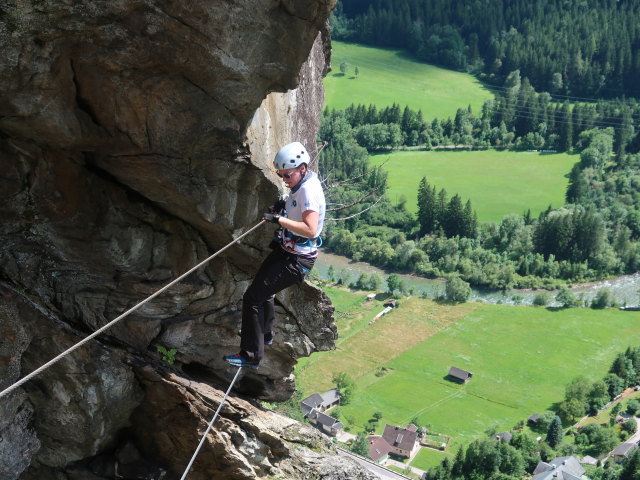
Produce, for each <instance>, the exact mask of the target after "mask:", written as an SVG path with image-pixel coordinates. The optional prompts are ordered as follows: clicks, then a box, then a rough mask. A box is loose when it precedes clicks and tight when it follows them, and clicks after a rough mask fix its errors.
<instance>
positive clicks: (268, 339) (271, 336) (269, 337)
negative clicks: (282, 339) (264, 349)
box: [264, 332, 276, 345]
mask: <svg viewBox="0 0 640 480" xmlns="http://www.w3.org/2000/svg"><path fill="white" fill-rule="evenodd" d="M275 336H276V334H275V333H273V332H269V333H267V334H266V335H265V336H264V344H265V345H273V339H274V338H275Z"/></svg>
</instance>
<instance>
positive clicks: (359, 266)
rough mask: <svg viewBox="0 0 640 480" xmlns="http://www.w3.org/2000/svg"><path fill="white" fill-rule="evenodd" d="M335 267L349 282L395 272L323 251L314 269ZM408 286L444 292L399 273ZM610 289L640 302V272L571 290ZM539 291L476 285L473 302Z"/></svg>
mask: <svg viewBox="0 0 640 480" xmlns="http://www.w3.org/2000/svg"><path fill="white" fill-rule="evenodd" d="M330 266H333V269H334V271H335V274H336V275H339V274H340V273H341V272H345V273H346V272H348V274H349V279H348V283H351V282H354V281H356V280H357V279H358V277H359V276H360V274H361V273H367V274H372V273H376V274H378V275H380V276H381V277H382V280H383V282H385V281H386V277H387V276H388V275H389V274H390V273H392V272H387V271H385V270H383V269H381V268H378V267H374V266H373V265H370V264H368V263H365V262H354V261H352V260H350V259H349V258H347V257H343V256H341V255H335V254H333V253H328V252H326V251H322V250H321V252H320V255H319V257H318V260H317V262H316V266H315V267H314V269H313V271H314V274H315V275H317V276H319V277H320V278H322V279H324V280H327V279H328V271H329V267H330ZM398 275H399V276H400V278H401V279H402V281H403V282H404V284H405V285H406V286H407V288H408V289H411V288H413V289H414V291H415V294H416V295H420V294H422V292H426V294H427V296H428V297H429V298H434V297H436V296H438V295H441V294H443V293H444V281H443V280H432V279H428V278H423V277H419V276H417V275H408V274H402V273H400V274H398ZM385 287H386V283H385V284H383V288H385ZM604 287H606V288H608V289H609V290H611V292H612V294H613V296H614V297H615V299H616V302H617V303H618V304H625V305H638V304H639V300H640V273H634V274H633V275H624V276H621V277H616V278H612V279H608V280H603V281H600V282H592V283H585V284H579V285H574V286H573V287H572V288H571V291H572V292H573V293H574V294H576V296H578V295H582V296H583V297H584V298H585V299H586V300H589V301H590V300H591V299H592V298H593V297H594V296H595V295H596V293H597V292H598V290H600V289H601V288H604ZM536 293H537V291H535V290H519V289H510V290H507V291H502V290H487V289H477V288H473V289H472V290H471V299H470V300H471V301H484V302H488V303H502V304H505V305H516V304H518V305H531V304H532V303H533V299H534V297H535V295H536ZM556 293H557V291H550V292H549V294H550V295H549V296H550V298H551V299H553V298H554V297H555V294H556ZM549 305H550V306H558V304H557V303H555V302H551V303H550V304H549Z"/></svg>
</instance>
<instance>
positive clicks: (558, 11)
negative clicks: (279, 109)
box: [332, 0, 640, 100]
mask: <svg viewBox="0 0 640 480" xmlns="http://www.w3.org/2000/svg"><path fill="white" fill-rule="evenodd" d="M639 17H640V1H638V0H629V1H618V0H582V1H564V0H563V1H560V0H535V1H530V0H341V2H340V3H339V4H338V7H337V8H336V10H335V12H334V15H333V18H332V34H333V38H335V39H338V40H345V41H355V42H361V43H365V44H368V45H377V46H387V47H399V48H403V49H406V50H408V51H410V52H411V53H412V54H413V55H415V56H416V58H417V59H419V60H422V61H425V62H429V63H435V64H438V65H442V66H445V67H447V68H452V69H457V70H463V71H469V72H472V73H474V74H477V75H479V76H480V78H482V79H483V80H485V81H486V82H487V83H490V84H495V85H497V86H501V85H502V84H503V83H504V80H505V79H506V77H507V76H508V75H509V74H510V73H511V72H513V71H514V70H520V72H521V74H522V76H524V77H527V78H528V79H529V81H530V82H531V84H532V85H533V86H534V87H535V88H536V89H537V90H539V91H546V92H550V93H551V94H560V95H571V96H585V97H597V98H617V97H621V96H627V97H634V96H636V97H637V96H640V92H638V88H639V87H638V83H637V79H638V78H640V49H639V48H638V47H639V46H640V23H639V22H638V21H637V19H638V18H639ZM576 100H578V99H576Z"/></svg>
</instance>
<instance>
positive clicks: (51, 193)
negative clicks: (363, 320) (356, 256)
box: [0, 0, 336, 480]
mask: <svg viewBox="0 0 640 480" xmlns="http://www.w3.org/2000/svg"><path fill="white" fill-rule="evenodd" d="M334 3H335V0H317V1H316V0H313V1H312V0H302V1H292V0H284V1H279V2H273V1H271V0H259V1H257V2H256V1H255V0H237V1H234V2H211V1H207V0H196V1H195V2H189V4H188V7H187V4H182V3H180V2H173V3H171V2H160V1H158V0H134V1H126V2H125V1H122V0H116V1H114V2H89V1H79V2H75V1H74V2H70V1H65V0H63V1H53V0H43V1H39V2H32V3H29V2H27V3H19V2H18V3H15V2H13V3H11V2H10V3H9V4H8V5H7V6H6V8H4V10H3V16H2V19H0V42H1V43H2V45H3V48H2V49H0V83H1V84H2V85H3V89H2V92H0V159H1V161H0V220H1V221H0V278H2V279H3V281H4V282H5V284H4V287H3V289H2V292H5V297H4V298H3V299H2V300H3V305H0V329H2V333H7V336H6V337H4V338H7V339H9V341H8V342H5V343H0V383H1V384H2V385H4V386H7V385H10V384H11V383H12V382H14V381H15V380H16V379H17V378H18V376H20V375H25V374H26V373H28V372H29V371H32V370H33V369H35V368H37V367H39V366H40V365H42V364H43V363H45V362H47V361H48V360H50V359H51V358H53V357H55V356H56V355H57V354H59V353H60V352H61V351H63V350H65V349H67V348H69V347H70V346H71V345H74V344H75V343H76V342H78V341H79V340H80V339H82V338H84V337H85V336H86V335H87V334H88V333H90V332H92V331H95V330H96V329H97V328H99V327H101V326H103V325H105V324H106V323H107V322H109V321H111V320H112V319H114V318H116V317H117V316H119V315H120V314H122V313H123V312H124V311H126V310H128V309H129V308H131V307H132V306H134V305H136V304H137V303H138V302H140V301H141V300H142V299H144V298H146V297H147V296H149V295H151V294H153V293H154V292H156V291H157V290H158V289H159V288H161V287H162V286H164V285H166V284H167V283H168V282H169V281H171V280H172V279H174V278H176V277H177V276H179V275H180V274H182V273H183V272H185V271H187V270H188V269H190V268H191V267H192V266H194V265H196V264H197V263H198V262H200V261H202V260H203V259H205V258H207V257H208V256H209V255H211V254H212V253H213V252H215V251H217V250H219V249H220V248H221V247H223V246H225V245H227V244H228V243H229V242H231V241H232V240H233V239H234V238H236V237H237V236H238V235H239V234H241V233H242V232H244V231H246V230H247V229H248V228H249V227H252V226H254V225H256V224H257V223H258V221H259V220H260V217H261V213H262V212H263V211H265V209H266V207H267V206H268V205H270V204H271V203H272V202H273V200H274V198H275V197H276V196H277V194H278V191H279V188H280V185H281V183H280V182H279V181H278V179H277V178H276V177H275V176H274V174H273V171H272V170H271V166H270V164H271V159H272V158H273V154H274V153H275V151H276V150H277V148H278V147H279V146H281V145H282V144H283V143H285V142H288V141H292V140H301V141H302V142H303V143H305V144H306V145H307V146H308V147H309V148H310V150H311V151H312V152H313V151H314V142H315V135H316V132H317V129H318V124H319V115H320V110H321V108H322V97H323V91H322V86H321V78H322V76H323V75H324V74H325V73H326V70H327V68H328V67H327V59H328V53H327V52H328V41H329V40H328V35H327V31H326V20H327V17H328V15H329V11H330V10H331V8H333V6H334ZM270 237H271V232H270V231H269V230H268V229H267V228H266V227H261V228H260V229H258V230H257V231H255V232H254V233H252V234H251V235H249V236H248V237H247V238H246V239H244V240H242V242H240V243H238V244H236V245H234V246H233V247H231V248H229V249H228V250H226V251H225V252H224V254H223V255H220V256H219V257H217V258H215V259H214V260H212V261H211V262H210V263H209V264H208V265H207V266H205V267H203V268H202V269H200V270H199V271H197V272H195V273H193V274H191V275H190V276H188V277H187V278H186V279H184V281H182V282H181V283H180V284H178V285H176V286H174V287H172V288H170V289H169V290H167V291H166V292H165V293H163V294H162V295H161V296H159V297H157V298H156V299H154V300H152V301H151V302H149V303H147V304H145V305H144V306H142V307H141V308H140V309H138V310H136V311H135V312H134V313H132V314H131V315H129V316H128V317H127V318H125V319H123V320H122V321H121V322H119V323H118V324H117V325H115V326H114V327H112V328H111V329H110V330H109V331H108V332H106V333H105V334H103V335H101V336H100V337H99V338H97V339H94V340H93V341H91V342H89V343H88V344H87V345H85V346H83V347H81V348H80V349H78V350H76V351H75V352H73V353H72V354H71V355H69V356H68V357H65V358H64V359H63V360H61V361H60V362H59V363H57V364H56V365H54V366H53V367H51V368H50V369H48V370H47V371H46V372H44V373H42V374H41V375H39V376H38V377H36V378H35V379H34V380H32V381H30V382H28V383H26V384H25V385H24V386H23V387H22V388H20V389H18V390H16V392H15V393H14V394H12V395H11V396H9V397H7V398H1V399H0V412H1V413H2V418H1V419H0V432H3V435H5V433H4V432H12V434H11V441H9V442H7V443H5V442H4V441H3V443H4V445H3V446H1V447H0V465H2V468H3V469H5V470H6V473H7V475H6V476H7V478H23V479H29V480H30V479H38V480H48V479H56V480H58V479H64V480H68V479H69V478H82V475H84V474H85V473H86V475H87V477H86V478H90V477H89V475H93V476H98V477H99V476H100V471H99V470H100V469H98V468H97V467H96V468H94V467H92V465H93V466H95V465H98V464H100V465H103V464H104V465H106V463H104V462H102V463H101V460H100V461H98V458H99V457H100V458H101V459H102V458H106V457H105V456H107V457H108V458H109V460H108V462H111V458H112V457H113V458H115V459H116V460H117V458H116V456H115V455H114V452H115V451H116V450H117V449H118V448H119V447H122V445H119V442H120V441H121V440H120V439H121V438H122V435H124V434H125V433H126V432H129V431H130V430H131V429H134V430H135V428H134V427H135V425H140V424H144V425H145V426H146V428H147V430H146V432H147V433H148V432H152V435H153V436H158V437H159V438H161V437H162V436H163V435H164V433H163V432H164V430H166V429H167V426H170V427H174V426H176V425H174V424H173V423H172V421H171V416H167V417H158V416H156V415H154V413H153V412H152V411H149V410H147V409H143V408H140V405H141V404H143V405H146V404H149V402H150V401H151V400H150V397H149V395H150V394H149V392H148V391H145V390H144V389H141V387H140V382H142V383H144V384H145V388H149V385H147V383H145V382H146V380H145V379H144V378H142V379H141V378H138V376H137V375H139V369H133V368H132V365H134V364H136V365H137V364H139V363H140V362H143V363H148V362H153V361H156V362H160V363H159V364H161V362H162V360H161V356H160V355H159V354H158V352H157V351H156V348H157V347H158V346H163V347H166V348H167V349H170V348H175V349H176V350H177V353H176V356H175V360H176V363H175V367H176V368H177V370H176V371H175V372H174V375H180V372H181V371H186V372H196V371H197V372H198V375H199V376H202V377H203V378H206V379H208V381H210V382H216V381H220V380H221V379H228V378H229V374H230V369H229V368H228V367H227V365H225V364H224V363H223V362H222V360H221V357H222V355H224V354H226V353H230V352H232V351H234V350H236V349H237V348H238V338H237V335H236V333H237V330H238V327H239V323H240V308H239V306H240V304H241V298H242V294H243V292H244V290H245V288H246V287H247V285H248V284H249V282H250V281H251V278H252V276H253V274H254V273H255V270H256V267H257V265H258V264H259V262H260V261H261V259H262V258H263V257H264V256H265V255H266V253H267V245H268V242H269V240H270ZM5 300H6V301H5ZM277 302H278V319H277V326H276V328H277V330H278V338H279V339H280V341H279V342H276V344H274V346H273V347H272V348H269V351H268V355H267V358H266V359H265V361H264V367H263V368H261V369H260V370H259V371H257V372H253V373H251V374H250V375H246V376H244V377H243V379H242V381H241V382H240V383H239V385H238V391H239V392H244V393H245V394H250V395H251V396H253V397H256V398H261V399H269V400H284V399H286V398H288V397H289V396H290V395H291V394H292V392H293V391H294V389H295V379H294V378H293V375H292V371H293V367H294V365H295V361H296V358H297V357H300V356H304V355H309V354H310V353H312V352H314V351H320V350H328V349H332V348H334V347H335V343H334V338H335V332H336V327H335V324H334V323H333V317H332V311H333V307H332V306H331V304H330V302H329V300H328V298H327V297H326V295H324V294H323V292H322V291H320V290H318V289H316V288H315V287H313V286H311V285H310V284H302V285H299V286H295V287H292V288H290V289H288V290H287V291H285V292H282V293H281V294H279V295H278V297H277ZM2 308H5V310H2ZM6 309H9V310H6ZM6 312H9V313H6ZM5 313H6V314H5ZM159 364H158V365H159ZM182 369H184V370H182ZM169 396H171V395H169ZM176 402H177V403H174V404H173V405H174V406H175V408H176V409H178V410H182V409H186V411H185V412H183V413H184V414H185V418H182V417H176V418H175V419H174V420H176V421H178V422H184V424H185V425H190V426H193V425H194V422H197V421H199V420H198V419H199V418H200V417H199V414H198V412H197V411H195V410H193V409H191V407H189V406H188V403H185V400H184V398H180V399H179V400H176ZM132 412H136V413H135V415H133V413H132ZM132 415H133V417H132ZM189 417H191V418H190V419H189ZM177 426H178V427H181V425H180V424H178V425H177ZM229 428H231V430H230V431H229V432H227V433H225V435H227V437H228V439H229V440H228V442H231V438H235V439H242V438H245V439H246V442H245V441H244V440H243V441H242V442H241V444H242V445H244V446H243V447H242V448H240V447H238V448H236V449H235V450H234V453H233V454H229V455H227V454H224V455H223V457H224V458H226V459H227V460H228V464H229V465H232V467H231V468H233V471H234V472H236V473H235V474H234V475H237V477H228V478H253V477H251V475H253V474H252V473H251V472H252V471H254V472H267V471H270V469H271V468H276V467H274V465H273V464H272V463H271V460H269V457H264V458H263V460H260V462H258V463H257V464H253V463H251V458H253V457H250V455H249V453H250V452H253V453H254V454H255V453H256V452H261V451H272V450H273V448H272V447H271V446H269V444H267V443H265V441H264V440H263V439H262V437H261V436H260V435H259V434H257V433H251V434H250V433H247V432H246V431H245V430H243V429H242V428H241V429H236V428H232V426H231V424H229ZM136 431H137V430H136ZM221 435H222V434H221ZM243 435H244V437H243ZM125 436H126V435H125ZM134 436H135V438H136V439H138V437H139V436H140V435H139V432H138V434H136V435H134ZM3 438H4V437H3ZM192 439H193V438H191V437H190V438H189V440H190V441H191V440H192ZM122 441H123V442H125V443H126V441H128V440H127V439H124V440H122ZM136 441H137V442H138V443H136V446H137V447H138V448H140V450H141V452H142V453H143V454H144V455H143V457H144V458H141V459H140V460H139V461H138V462H134V463H136V465H137V466H136V468H138V467H140V468H141V469H142V470H144V468H146V467H144V465H142V464H144V462H145V461H146V459H147V458H151V460H152V461H153V462H155V464H154V465H157V464H160V465H168V464H171V465H173V467H172V468H175V465H174V462H173V458H172V457H158V456H157V455H155V454H154V455H149V452H148V451H146V452H145V451H144V448H142V446H141V445H139V443H144V442H140V441H139V440H136ZM190 441H189V442H187V443H185V445H184V449H185V450H188V449H189V448H192V447H193V444H192V443H191V442H190ZM226 444H227V443H225V445H226ZM221 445H222V444H221ZM288 451H291V450H288ZM16 452H20V455H16ZM110 455H111V456H110ZM256 455H257V454H256ZM256 458H262V457H260V455H258V456H257V457H256ZM91 459H95V462H94V463H91ZM108 462H107V463H108ZM265 462H267V463H265ZM138 464H140V465H142V466H140V465H138ZM143 467H144V468H143ZM92 468H93V470H92ZM154 468H155V467H154V466H150V467H149V468H148V469H147V471H157V469H156V470H154ZM211 468H214V469H215V467H211ZM205 471H206V468H205V469H204V470H203V472H205ZM65 472H66V473H65ZM83 472H85V473H83ZM87 472H92V473H91V474H89V473H87ZM4 473H5V472H4V471H3V474H4ZM67 474H68V475H67ZM203 475H206V473H203ZM242 475H245V476H244V477H243V476H242ZM3 478H4V477H3ZM207 478H214V477H212V476H209V477H207ZM291 478H294V477H291Z"/></svg>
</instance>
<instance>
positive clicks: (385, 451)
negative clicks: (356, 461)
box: [367, 435, 392, 464]
mask: <svg viewBox="0 0 640 480" xmlns="http://www.w3.org/2000/svg"><path fill="white" fill-rule="evenodd" d="M367 440H368V441H369V457H370V458H371V460H373V461H374V462H376V463H380V464H382V463H384V462H385V461H386V460H387V458H389V452H391V450H392V448H391V445H389V444H388V443H387V442H386V440H385V439H384V438H382V437H381V436H380V435H369V436H368V437H367Z"/></svg>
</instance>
